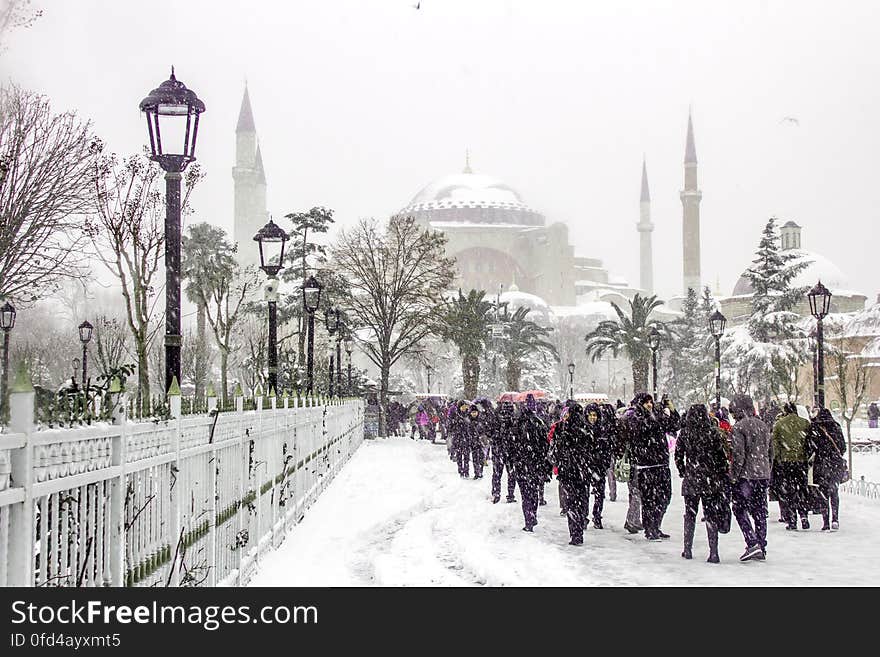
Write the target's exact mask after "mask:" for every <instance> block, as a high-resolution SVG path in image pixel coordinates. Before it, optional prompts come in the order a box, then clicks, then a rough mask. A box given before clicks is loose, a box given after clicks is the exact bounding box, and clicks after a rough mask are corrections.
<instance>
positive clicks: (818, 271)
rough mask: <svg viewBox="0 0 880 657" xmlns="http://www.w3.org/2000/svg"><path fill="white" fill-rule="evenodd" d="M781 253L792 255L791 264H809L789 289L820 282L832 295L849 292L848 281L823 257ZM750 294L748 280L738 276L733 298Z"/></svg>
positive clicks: (793, 250) (799, 252)
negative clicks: (837, 292)
mask: <svg viewBox="0 0 880 657" xmlns="http://www.w3.org/2000/svg"><path fill="white" fill-rule="evenodd" d="M782 253H783V254H786V253H790V254H792V255H794V256H795V259H794V260H793V261H792V263H801V262H809V263H810V264H809V265H807V266H806V267H804V268H803V269H802V270H801V271H800V272H799V273H798V275H797V276H795V278H794V280H793V281H792V282H791V287H810V288H812V287H813V286H814V285H815V284H816V282H817V281H820V280H821V281H822V284H823V285H825V287H827V288H828V289H829V290H831V292H832V293H834V292H836V291H839V292H844V291H849V290H851V288H850V285H849V279H848V278H847V277H846V276H844V274H843V272H842V271H841V270H840V267H838V266H837V265H835V264H834V263H833V262H831V261H830V260H829V259H828V258H826V257H825V256H823V255H819V254H818V253H813V252H812V251H805V250H803V249H788V250H785V251H783V252H782ZM752 292H754V290H752V286H751V284H750V283H749V281H748V279H747V278H746V277H745V275H743V276H740V277H739V280H738V281H737V282H736V286H734V288H733V296H741V295H745V294H752Z"/></svg>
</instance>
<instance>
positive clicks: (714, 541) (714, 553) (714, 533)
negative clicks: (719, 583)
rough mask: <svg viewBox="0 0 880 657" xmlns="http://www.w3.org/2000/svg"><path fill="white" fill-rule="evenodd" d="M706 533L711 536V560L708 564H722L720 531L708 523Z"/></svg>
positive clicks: (708, 560)
mask: <svg viewBox="0 0 880 657" xmlns="http://www.w3.org/2000/svg"><path fill="white" fill-rule="evenodd" d="M706 532H707V533H708V535H709V558H708V559H706V561H707V562H708V563H720V562H721V559H719V558H718V530H717V529H716V528H715V525H713V524H712V523H707V524H706Z"/></svg>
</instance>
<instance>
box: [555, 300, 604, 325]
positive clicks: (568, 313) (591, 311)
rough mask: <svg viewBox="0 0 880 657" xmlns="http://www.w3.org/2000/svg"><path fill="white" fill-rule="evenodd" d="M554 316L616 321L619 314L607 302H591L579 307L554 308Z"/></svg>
mask: <svg viewBox="0 0 880 657" xmlns="http://www.w3.org/2000/svg"><path fill="white" fill-rule="evenodd" d="M551 310H552V311H553V314H554V315H555V316H556V317H557V318H559V319H569V318H572V319H579V318H595V319H598V320H599V321H601V320H603V319H616V318H617V313H615V312H614V308H612V307H611V304H610V303H608V302H607V301H590V302H587V303H581V304H578V305H577V306H552V307H551Z"/></svg>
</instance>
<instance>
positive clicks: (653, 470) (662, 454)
mask: <svg viewBox="0 0 880 657" xmlns="http://www.w3.org/2000/svg"><path fill="white" fill-rule="evenodd" d="M634 401H635V404H634V405H633V409H634V413H633V415H632V417H631V418H630V420H629V427H628V433H629V436H630V458H631V459H632V461H633V463H634V464H635V468H636V470H637V472H638V486H639V492H640V493H641V496H642V522H643V524H644V526H645V538H647V539H648V540H650V541H657V540H660V539H663V538H669V534H665V533H663V532H662V531H661V530H660V524H661V523H662V522H663V515H664V514H665V513H666V507H668V506H669V501H670V499H672V478H671V474H670V472H669V443H668V442H667V440H666V433H667V432H674V431H677V430H678V413H677V412H675V411H672V410H671V409H669V408H666V409H662V410H660V411H659V412H655V411H654V398H653V397H652V396H651V395H650V394H649V393H647V392H640V393H639V394H638V395H636V397H635V399H634Z"/></svg>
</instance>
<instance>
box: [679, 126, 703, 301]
mask: <svg viewBox="0 0 880 657" xmlns="http://www.w3.org/2000/svg"><path fill="white" fill-rule="evenodd" d="M680 197H681V206H682V210H683V214H682V260H683V263H684V294H685V295H687V291H688V289H689V288H693V289H694V291H695V292H696V293H697V294H700V287H701V286H700V199H702V198H703V193H702V192H701V191H700V190H699V189H698V188H697V149H696V146H694V123H693V121H692V120H691V113H690V112H688V128H687V144H686V145H685V149H684V190H683V191H682V192H681V194H680Z"/></svg>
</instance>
